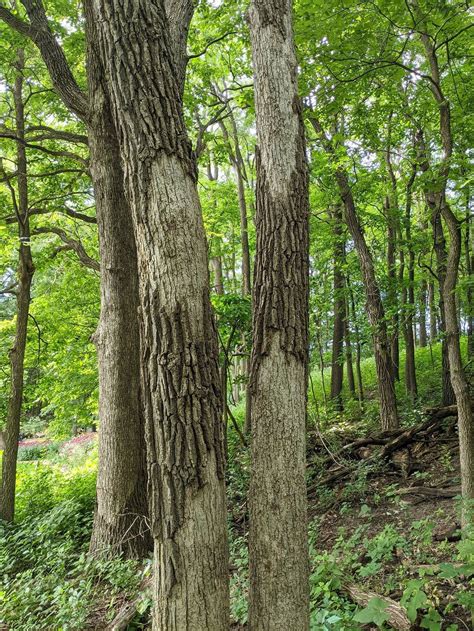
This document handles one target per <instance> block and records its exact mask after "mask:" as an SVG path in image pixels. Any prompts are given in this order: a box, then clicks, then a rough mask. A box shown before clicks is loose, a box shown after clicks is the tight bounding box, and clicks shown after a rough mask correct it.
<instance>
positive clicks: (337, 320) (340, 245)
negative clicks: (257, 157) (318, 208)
mask: <svg viewBox="0 0 474 631" xmlns="http://www.w3.org/2000/svg"><path fill="white" fill-rule="evenodd" d="M342 214H343V211H342V204H339V205H338V206H336V208H335V210H334V212H333V213H332V223H333V226H334V227H333V233H334V255H333V291H334V323H333V336H332V359H331V399H332V401H333V402H334V404H335V406H336V408H337V409H339V410H341V409H342V398H341V393H342V383H343V377H344V360H343V351H344V336H345V333H346V332H347V330H348V327H347V318H346V298H345V295H344V286H345V283H344V274H343V270H342V268H341V266H342V264H343V262H344V256H345V243H344V236H343V227H342ZM346 338H347V335H346Z"/></svg>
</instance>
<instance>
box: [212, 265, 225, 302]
mask: <svg viewBox="0 0 474 631" xmlns="http://www.w3.org/2000/svg"><path fill="white" fill-rule="evenodd" d="M211 265H212V270H213V274H214V291H215V292H216V294H217V295H218V296H223V295H224V277H223V274H222V258H221V256H214V257H213V258H212V259H211Z"/></svg>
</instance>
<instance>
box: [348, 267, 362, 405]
mask: <svg viewBox="0 0 474 631" xmlns="http://www.w3.org/2000/svg"><path fill="white" fill-rule="evenodd" d="M347 282H348V284H349V278H348V279H347ZM349 296H350V311H351V314H352V320H353V322H354V332H355V339H356V373H357V392H358V398H359V405H360V408H361V409H363V407H364V384H363V381H362V367H361V360H362V348H361V341H360V333H359V327H358V325H357V312H356V307H355V300H354V292H353V291H352V289H351V288H350V286H349Z"/></svg>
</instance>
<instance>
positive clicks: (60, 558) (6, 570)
mask: <svg viewBox="0 0 474 631" xmlns="http://www.w3.org/2000/svg"><path fill="white" fill-rule="evenodd" d="M96 466H97V454H96V453H94V452H92V453H90V452H89V453H86V452H82V453H79V454H77V455H76V456H75V457H73V458H71V457H69V456H65V457H63V458H62V460H61V459H60V460H58V462H57V463H56V464H54V465H53V464H42V463H40V462H38V463H34V464H33V463H30V462H21V463H20V466H19V475H18V489H17V517H18V519H17V522H16V523H15V524H13V525H8V524H5V523H2V524H1V525H0V565H1V567H2V575H1V577H0V612H1V618H2V621H3V622H4V624H7V625H8V627H9V628H10V629H22V630H23V629H24V630H25V631H39V630H41V629H45V628H48V629H64V630H65V631H73V630H74V631H80V630H82V629H84V628H86V627H87V626H88V624H89V623H88V620H89V616H90V615H91V613H92V610H93V608H94V605H96V604H99V603H100V604H102V603H104V602H105V603H106V607H107V617H108V619H109V620H110V619H111V618H112V617H113V615H114V611H115V606H116V605H120V603H121V602H122V596H123V594H124V593H126V594H127V595H128V596H129V597H130V598H133V597H135V595H136V594H137V592H138V587H139V584H140V582H141V580H142V577H143V575H144V572H149V564H146V565H145V566H144V567H141V566H139V565H138V564H137V563H136V562H132V561H125V560H123V559H120V558H116V559H112V560H107V561H105V560H93V559H91V558H90V557H89V556H88V554H87V550H88V545H89V539H90V533H91V526H92V517H93V509H94V503H95V476H96ZM119 596H120V598H119ZM148 606H149V601H147V600H146V597H144V600H143V603H142V607H141V609H142V611H141V613H143V612H144V611H145V610H146V609H147V608H148Z"/></svg>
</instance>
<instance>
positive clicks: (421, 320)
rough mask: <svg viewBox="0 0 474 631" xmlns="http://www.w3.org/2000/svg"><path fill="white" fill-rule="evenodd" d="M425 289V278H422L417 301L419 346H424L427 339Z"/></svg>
mask: <svg viewBox="0 0 474 631" xmlns="http://www.w3.org/2000/svg"><path fill="white" fill-rule="evenodd" d="M426 291H427V283H426V280H425V279H423V280H422V281H421V287H420V301H419V308H420V318H419V324H420V340H419V343H420V348H425V346H426V343H427V339H428V336H427V334H426V303H427V300H426Z"/></svg>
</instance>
